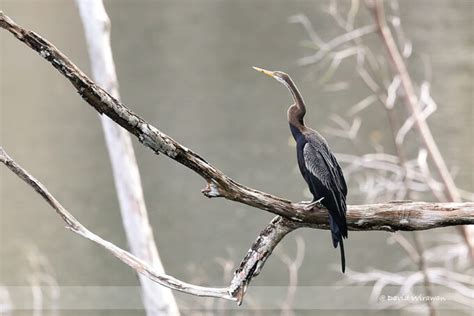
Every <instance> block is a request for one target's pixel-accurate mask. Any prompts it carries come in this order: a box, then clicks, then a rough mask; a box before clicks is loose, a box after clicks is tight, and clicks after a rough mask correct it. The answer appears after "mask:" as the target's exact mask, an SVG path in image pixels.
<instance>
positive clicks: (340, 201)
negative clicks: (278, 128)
mask: <svg viewBox="0 0 474 316" xmlns="http://www.w3.org/2000/svg"><path fill="white" fill-rule="evenodd" d="M253 68H254V69H255V70H257V71H259V72H262V73H264V74H266V75H268V76H270V77H272V78H274V79H276V80H278V81H279V82H280V83H282V84H283V85H284V86H285V87H287V88H288V90H290V92H291V95H292V96H293V100H294V102H295V103H294V104H292V105H291V106H290V107H289V108H288V122H289V123H290V130H291V134H292V135H293V137H294V139H295V141H296V154H297V159H298V166H299V169H300V171H301V174H302V175H303V178H304V179H305V181H306V183H307V184H308V186H309V190H310V192H311V194H312V195H313V200H312V201H311V202H304V203H307V206H306V208H307V209H312V208H313V207H314V206H315V205H316V204H318V203H321V204H322V205H324V207H326V208H327V210H328V211H329V226H330V228H331V237H332V242H333V245H334V247H335V248H337V246H338V245H339V248H340V250H341V264H342V272H344V271H345V266H346V260H345V254H344V244H343V239H344V238H347V224H346V195H347V186H346V181H345V180H344V175H343V174H342V170H341V167H340V166H339V164H338V163H337V160H336V157H334V155H333V153H332V152H331V149H330V148H329V146H328V143H327V141H326V140H325V139H324V137H322V136H321V135H320V134H319V133H318V132H316V131H315V130H313V129H311V128H309V127H307V126H305V124H304V120H303V118H304V116H305V114H306V107H305V104H304V100H303V97H302V96H301V94H300V92H299V91H298V88H297V87H296V85H295V83H294V82H293V80H291V78H290V76H288V75H287V74H286V73H284V72H281V71H269V70H265V69H261V68H257V67H253Z"/></svg>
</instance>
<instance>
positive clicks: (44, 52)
mask: <svg viewBox="0 0 474 316" xmlns="http://www.w3.org/2000/svg"><path fill="white" fill-rule="evenodd" d="M0 27H2V28H4V29H6V30H8V31H9V32H10V33H12V34H13V35H14V36H15V37H16V38H17V39H19V40H20V41H22V42H24V43H25V44H26V45H27V46H29V47H30V48H32V49H33V50H35V51H36V52H38V53H39V54H40V55H41V56H42V57H43V58H44V59H46V60H47V61H49V62H50V63H51V64H52V65H53V66H54V67H55V68H56V69H57V70H58V71H59V72H60V73H61V74H62V75H64V76H65V77H66V78H67V79H68V80H69V81H70V82H71V83H72V85H73V86H74V87H75V88H76V90H77V91H78V93H79V94H80V95H81V97H82V98H83V99H84V100H85V101H86V102H87V103H89V104H90V105H91V106H92V107H93V108H94V109H95V110H96V111H98V112H99V113H101V114H105V115H106V116H108V117H110V118H111V119H112V120H113V121H115V122H116V123H118V124H119V125H121V126H122V127H123V128H125V129H126V130H128V131H129V132H130V133H131V134H133V135H135V136H136V137H137V138H138V140H139V141H140V142H141V143H142V144H143V145H145V146H146V147H148V148H150V149H152V150H153V151H154V152H155V153H156V154H159V153H162V154H164V155H166V156H168V157H169V158H171V159H173V160H175V161H177V162H179V163H180V164H182V165H184V166H186V167H188V168H190V169H191V170H193V171H194V172H196V173H197V174H199V175H200V176H201V177H202V178H203V179H205V181H206V182H207V186H206V188H205V189H203V190H202V192H203V194H204V195H205V196H207V197H224V198H226V199H229V200H232V201H236V202H239V203H243V204H247V205H249V206H253V207H255V208H259V209H262V210H265V211H267V212H271V213H274V214H276V215H279V216H277V217H276V218H274V220H273V221H272V222H271V223H270V224H269V225H267V227H266V228H265V229H264V230H263V231H262V232H261V234H260V235H259V237H258V238H257V240H256V241H255V242H254V244H253V246H252V247H251V249H250V250H249V252H248V254H247V256H246V257H245V258H244V260H243V262H242V263H241V265H240V267H239V269H238V270H237V272H236V273H235V276H234V279H233V280H232V282H231V285H230V286H229V287H228V288H207V287H200V286H195V285H191V284H188V283H185V282H181V281H179V280H177V279H175V278H173V277H171V276H167V275H161V274H159V273H156V271H154V270H153V269H152V268H151V267H150V266H149V265H147V264H146V263H144V262H143V261H141V260H140V259H138V258H136V257H135V256H133V255H131V254H130V253H128V252H126V251H124V250H123V249H120V248H119V247H117V246H115V245H113V244H112V243H110V242H108V241H105V240H103V239H102V238H100V237H99V236H97V235H95V234H93V233H92V232H90V231H89V230H87V229H86V228H85V227H84V226H83V225H82V224H80V223H79V222H78V221H77V220H76V219H75V218H74V217H73V216H72V215H71V214H70V213H68V212H67V211H66V209H65V208H64V207H62V206H61V204H60V203H59V202H58V201H57V200H56V199H55V198H54V197H53V196H52V195H51V194H50V193H49V192H48V191H47V190H46V188H45V187H44V186H43V185H42V184H41V183H40V182H39V181H37V180H36V179H35V178H33V177H32V176H31V175H29V174H28V173H27V172H26V171H25V170H24V169H22V168H21V167H20V166H19V165H18V164H16V163H15V162H14V161H13V160H12V159H10V158H9V157H8V156H7V155H6V153H5V152H4V151H3V149H1V148H0V160H1V162H3V163H4V164H5V165H7V167H8V168H9V169H10V170H12V171H13V172H14V173H15V174H17V175H18V176H19V177H20V178H22V179H23V180H24V181H26V182H27V183H28V184H29V185H30V186H32V187H33V188H34V189H35V190H36V191H37V192H38V193H39V194H41V196H43V198H44V199H45V200H46V201H47V202H48V203H49V204H50V205H51V206H52V207H53V208H54V209H55V210H56V212H57V213H58V215H60V216H61V218H62V219H63V220H64V221H65V222H66V224H67V226H68V228H69V229H71V230H72V231H74V232H75V233H77V234H79V235H81V236H83V237H85V238H87V239H90V240H92V241H94V242H96V243H98V244H99V245H101V246H103V247H104V248H106V249H107V250H109V251H110V252H111V253H113V254H114V255H115V256H116V257H117V258H119V259H120V260H122V261H123V262H124V263H126V264H127V265H129V266H130V267H132V268H133V269H135V270H136V271H137V272H138V273H141V274H143V275H145V276H147V277H149V278H150V279H152V280H154V281H156V282H158V283H160V284H162V285H164V286H167V287H169V288H171V289H175V290H178V291H182V292H186V293H189V294H193V295H198V296H211V297H219V298H224V299H229V300H233V301H238V302H241V301H242V298H243V295H244V294H245V289H246V286H247V285H248V283H249V282H250V281H251V279H252V278H253V277H254V276H256V275H257V274H258V273H259V272H260V270H261V268H262V266H263V264H264V263H265V260H266V259H267V258H268V256H269V255H270V254H271V252H272V251H273V249H274V248H275V247H276V246H277V244H278V242H279V241H280V240H281V239H282V238H283V237H284V236H285V235H286V234H288V233H289V232H291V231H292V230H294V229H297V228H299V227H311V228H320V229H328V228H329V227H328V217H327V211H326V210H325V209H322V208H321V209H320V208H317V207H314V208H313V209H312V210H307V208H306V207H305V205H303V204H300V203H293V202H291V201H289V200H286V199H282V198H279V197H276V196H274V195H271V194H268V193H265V192H262V191H258V190H255V189H252V188H249V187H246V186H243V185H241V184H239V183H237V182H235V181H234V180H232V179H231V178H229V177H227V176H226V175H225V174H224V173H223V172H221V171H220V170H219V169H217V168H216V167H214V166H212V165H211V164H210V163H208V162H207V161H206V160H204V159H203V158H202V157H201V156H199V155H198V154H197V153H195V152H193V151H191V150H190V149H188V148H186V147H184V146H182V145H181V144H179V143H178V142H176V141H175V140H173V139H172V138H171V137H169V136H168V135H166V134H164V133H162V132H161V131H159V130H158V129H157V128H156V127H154V126H152V125H150V124H149V123H148V122H146V121H145V120H144V119H142V118H141V117H139V116H138V115H136V114H135V113H133V112H132V111H131V110H129V109H128V108H127V107H126V106H125V105H124V104H122V103H121V102H120V101H118V100H117V99H115V98H113V97H112V96H111V95H110V94H108V93H107V92H106V91H105V90H103V89H102V88H101V87H100V86H98V85H97V84H96V83H94V82H93V81H92V80H91V79H89V78H88V77H87V76H86V75H85V74H84V73H83V72H82V71H81V70H80V69H79V68H78V67H77V66H76V65H74V64H73V63H72V62H71V61H70V60H69V59H68V58H67V57H66V56H65V55H64V54H63V53H61V52H60V51H59V50H58V49H57V48H56V47H54V46H53V45H52V44H51V43H49V42H48V41H46V40H45V39H43V38H42V37H40V36H39V35H37V34H36V33H34V32H32V31H29V30H26V29H25V28H23V27H21V26H19V25H18V24H16V23H15V22H13V21H12V20H11V19H10V18H9V17H7V16H6V15H4V14H3V12H1V11H0ZM347 224H348V228H349V229H350V230H366V231H367V230H385V231H396V230H424V229H430V228H436V227H444V226H452V225H467V224H474V203H424V202H410V201H401V202H392V203H385V204H372V205H352V206H349V207H348V212H347Z"/></svg>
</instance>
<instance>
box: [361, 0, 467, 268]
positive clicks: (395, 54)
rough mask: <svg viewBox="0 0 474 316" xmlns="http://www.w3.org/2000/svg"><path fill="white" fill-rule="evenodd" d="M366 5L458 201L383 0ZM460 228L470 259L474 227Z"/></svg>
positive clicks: (451, 193)
mask: <svg viewBox="0 0 474 316" xmlns="http://www.w3.org/2000/svg"><path fill="white" fill-rule="evenodd" d="M366 5H367V7H368V8H369V10H370V12H371V13H372V15H373V17H374V20H375V22H376V25H377V29H378V33H379V34H380V36H381V38H382V42H383V44H384V45H385V48H386V50H387V54H388V56H389V60H390V65H391V66H392V70H393V72H394V73H396V74H397V75H398V76H399V77H400V82H401V86H402V87H403V90H404V91H405V94H404V100H405V105H406V106H407V108H408V110H409V111H410V112H411V113H412V116H413V120H414V123H415V126H416V127H417V130H418V132H419V135H420V137H421V140H422V142H423V144H424V145H425V146H426V149H427V150H428V153H429V155H430V157H431V159H432V160H433V163H434V165H435V167H436V169H437V171H438V173H439V175H440V177H441V179H442V181H443V184H444V186H445V189H446V192H447V194H448V198H449V200H450V201H451V202H460V201H461V195H460V193H459V191H458V188H457V187H456V184H455V183H454V180H453V178H452V176H451V174H450V172H449V170H448V167H447V166H446V163H445V161H444V159H443V156H442V155H441V152H440V150H439V148H438V145H437V144H436V141H435V139H434V137H433V134H431V130H430V128H429V126H428V124H427V123H426V115H425V113H423V111H422V110H421V107H420V104H419V100H418V97H417V95H416V93H415V88H414V86H413V82H412V80H411V77H410V74H409V73H408V70H407V68H406V65H405V62H404V60H403V57H402V55H401V54H400V52H399V50H398V47H397V44H396V42H395V40H394V38H393V35H392V32H391V31H390V28H389V27H388V25H387V23H386V20H385V12H384V5H383V1H381V0H366ZM460 229H461V232H462V234H463V236H464V239H465V241H466V244H467V246H468V247H469V251H470V253H471V258H472V260H474V229H472V228H469V227H465V228H463V227H461V228H460Z"/></svg>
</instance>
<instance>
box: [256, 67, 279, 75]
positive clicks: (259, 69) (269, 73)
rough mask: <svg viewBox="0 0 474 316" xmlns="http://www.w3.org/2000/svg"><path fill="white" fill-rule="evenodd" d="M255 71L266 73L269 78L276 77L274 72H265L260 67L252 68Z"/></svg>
mask: <svg viewBox="0 0 474 316" xmlns="http://www.w3.org/2000/svg"><path fill="white" fill-rule="evenodd" d="M252 68H253V69H255V70H256V71H259V72H261V73H264V74H266V75H267V76H270V77H275V75H274V73H273V71H270V70H265V69H262V68H258V67H252Z"/></svg>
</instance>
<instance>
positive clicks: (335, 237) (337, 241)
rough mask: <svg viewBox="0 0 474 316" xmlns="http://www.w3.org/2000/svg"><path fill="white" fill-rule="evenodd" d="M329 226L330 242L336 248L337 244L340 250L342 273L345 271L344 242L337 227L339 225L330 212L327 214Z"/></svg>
mask: <svg viewBox="0 0 474 316" xmlns="http://www.w3.org/2000/svg"><path fill="white" fill-rule="evenodd" d="M329 226H330V228H331V237H332V244H333V246H334V248H337V245H339V249H340V251H341V267H342V273H344V272H345V271H346V255H345V252H344V242H343V239H344V238H343V236H342V232H341V230H340V229H339V226H338V225H337V224H336V222H335V221H334V220H333V218H332V216H331V214H329Z"/></svg>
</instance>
